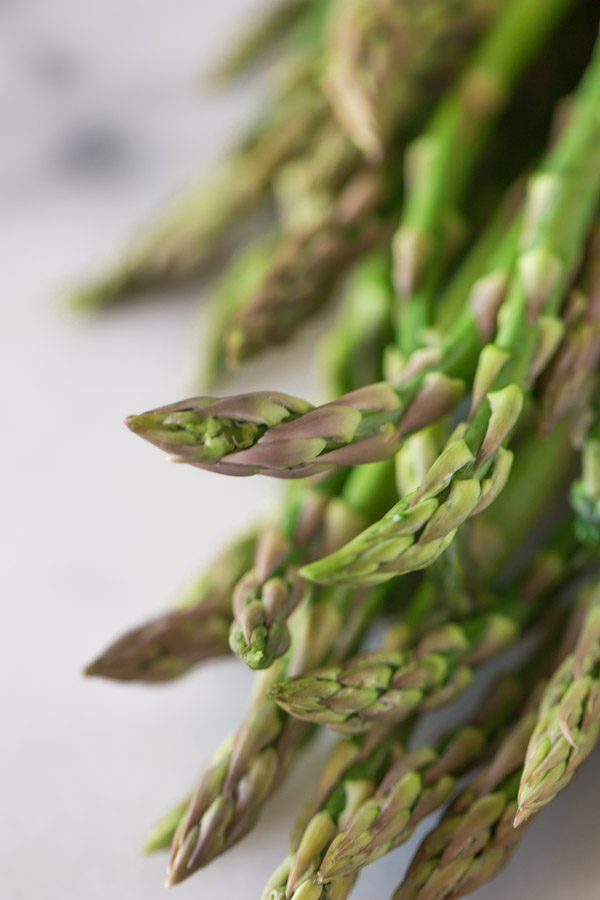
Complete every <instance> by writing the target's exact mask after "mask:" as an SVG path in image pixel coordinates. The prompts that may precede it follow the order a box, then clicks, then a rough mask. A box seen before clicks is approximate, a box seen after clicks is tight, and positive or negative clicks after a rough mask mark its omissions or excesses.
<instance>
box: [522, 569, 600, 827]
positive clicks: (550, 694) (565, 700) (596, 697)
mask: <svg viewBox="0 0 600 900" xmlns="http://www.w3.org/2000/svg"><path fill="white" fill-rule="evenodd" d="M589 593H590V596H589V597H588V598H587V603H588V611H587V614H586V615H585V618H584V621H583V624H582V626H581V630H580V633H579V637H578V640H577V644H576V646H575V649H574V651H573V653H572V654H570V655H569V656H567V658H566V659H565V660H564V662H563V663H562V665H560V666H559V667H558V669H557V670H556V672H555V673H554V675H553V676H552V678H551V679H550V682H549V684H548V686H547V688H546V690H545V691H544V693H543V695H542V698H541V700H540V704H539V710H538V717H537V722H536V725H535V728H534V730H533V734H532V735H531V739H530V741H529V745H528V748H527V756H526V758H525V766H524V769H523V774H522V776H521V783H520V786H519V795H518V810H517V812H516V815H515V825H516V826H518V825H520V824H521V823H522V822H525V821H526V820H527V819H528V818H529V817H530V816H532V815H533V814H534V813H535V812H537V811H538V810H539V809H541V808H542V807H543V806H545V805H546V804H547V803H550V801H551V800H553V799H554V797H555V796H556V795H557V794H558V793H559V791H562V790H563V788H565V787H566V786H567V784H568V783H569V782H570V781H571V779H572V778H573V775H574V774H575V772H576V771H577V769H578V768H579V766H580V765H581V764H582V763H583V762H584V761H585V760H586V758H587V757H588V756H589V754H590V753H591V752H592V750H593V749H594V747H595V745H596V742H597V740H598V736H599V735H600V585H599V583H598V582H596V583H595V584H593V585H591V586H590V587H589Z"/></svg>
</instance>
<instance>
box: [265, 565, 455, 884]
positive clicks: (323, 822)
mask: <svg viewBox="0 0 600 900" xmlns="http://www.w3.org/2000/svg"><path fill="white" fill-rule="evenodd" d="M460 577H461V578H462V577H464V572H463V571H462V570H461V573H460ZM450 582H451V583H452V584H453V585H457V572H456V566H455V565H454V561H452V560H451V559H444V560H440V562H439V563H438V564H437V565H435V566H433V567H432V568H431V569H430V570H429V571H428V572H427V575H426V577H425V579H424V582H423V583H422V584H421V586H420V588H419V590H418V591H417V592H416V594H414V595H413V596H412V597H411V600H410V602H409V605H408V607H407V608H406V609H405V610H404V611H403V613H402V615H401V619H400V623H401V624H403V625H404V629H403V633H402V638H401V640H402V645H403V646H404V647H407V646H410V645H412V644H413V643H414V642H415V641H416V640H417V638H418V637H419V635H420V634H422V633H424V632H425V631H427V630H428V628H430V627H431V625H430V623H431V616H432V615H435V616H437V617H438V618H439V617H442V618H443V616H444V609H445V611H446V617H447V616H448V613H449V610H450V608H451V606H452V601H450V602H448V597H447V589H448V587H449V583H450ZM387 634H388V635H389V638H388V640H389V641H390V643H394V644H396V643H397V642H398V630H397V628H396V626H395V625H394V626H392V627H391V628H388V630H387ZM413 725H414V719H408V720H406V721H404V722H403V723H401V725H400V726H398V727H394V726H391V727H390V726H388V725H382V726H380V727H379V728H374V729H373V730H372V731H371V732H369V733H367V734H362V735H355V736H352V737H350V738H347V739H345V740H343V741H341V742H340V743H338V744H337V745H336V747H335V748H334V750H333V751H332V753H331V755H330V757H329V759H328V761H327V763H326V765H325V767H324V769H323V773H322V775H321V778H320V780H319V784H318V787H317V790H316V793H315V795H314V797H313V798H312V799H311V800H310V801H309V803H308V804H307V806H306V807H305V809H304V810H303V812H302V813H301V815H300V817H299V818H298V819H297V821H296V823H295V825H294V828H293V831H292V835H291V839H290V853H289V855H288V856H287V857H286V858H285V859H284V861H283V862H282V863H281V865H280V866H278V867H277V869H276V870H275V872H274V873H273V875H272V876H271V878H270V879H269V880H268V882H267V886H266V887H265V889H264V891H263V900H267V898H268V900H283V898H284V897H286V898H287V897H290V900H301V898H304V897H305V895H308V896H309V897H311V898H312V897H314V900H325V898H329V900H332V898H333V900H342V898H344V897H346V896H347V895H348V893H349V891H350V889H351V888H352V885H353V883H354V877H350V878H347V879H338V880H336V882H335V884H333V885H323V886H320V887H318V886H317V885H316V884H315V883H314V877H315V874H316V872H317V870H318V869H319V866H320V864H321V862H322V860H323V857H324V855H325V853H326V852H327V849H328V847H329V845H330V843H331V840H332V838H333V837H334V835H335V832H336V830H337V829H338V828H342V827H344V825H345V823H346V822H347V821H348V820H349V819H350V818H351V817H352V815H353V810H354V809H355V808H356V807H357V806H358V805H360V804H361V802H362V801H363V800H364V799H365V798H366V797H368V796H370V795H371V794H372V793H373V791H374V790H375V789H376V787H377V783H378V781H380V780H381V778H382V777H383V774H384V773H385V770H386V768H389V767H390V766H391V765H392V764H393V763H394V761H395V760H396V759H397V758H399V757H401V756H402V754H403V752H404V750H403V748H404V746H405V744H406V741H407V739H408V737H409V734H410V733H411V731H412V728H413Z"/></svg>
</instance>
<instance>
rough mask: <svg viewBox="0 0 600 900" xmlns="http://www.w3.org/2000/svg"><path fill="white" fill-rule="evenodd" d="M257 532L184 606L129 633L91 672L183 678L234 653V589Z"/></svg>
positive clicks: (216, 564) (215, 566)
mask: <svg viewBox="0 0 600 900" xmlns="http://www.w3.org/2000/svg"><path fill="white" fill-rule="evenodd" d="M255 546H256V536H255V535H251V536H249V537H244V538H242V539H241V540H239V541H236V542H234V543H233V544H232V545H231V547H229V548H228V549H227V550H226V551H225V552H224V553H222V554H221V555H220V556H219V557H218V558H217V559H216V560H214V561H213V562H212V564H211V565H210V567H209V569H208V571H207V573H206V574H205V575H203V576H202V577H201V578H199V579H197V580H195V581H194V582H193V583H192V584H191V585H190V586H189V588H188V589H187V590H186V592H185V593H184V594H183V596H182V597H181V598H180V600H179V603H178V606H179V608H178V609H176V610H174V611H172V612H169V613H166V614H165V615H162V616H159V617H158V618H156V619H152V620H151V621H150V622H147V623H145V624H144V625H142V626H140V627H138V628H135V629H133V630H132V631H128V632H127V634H125V635H123V637H121V638H119V639H118V640H117V641H115V643H113V644H111V646H110V647H109V648H108V649H107V650H105V651H104V653H102V654H101V656H99V657H98V659H95V660H94V662H92V663H90V665H89V666H87V668H86V670H85V674H86V675H97V676H100V677H102V678H114V679H116V680H117V681H145V682H160V681H168V680H171V679H173V678H178V677H179V676H180V675H183V674H184V673H185V672H187V671H189V670H190V669H191V668H192V667H193V666H195V665H197V663H199V662H202V661H203V660H206V659H211V658H212V657H215V656H223V655H225V654H227V653H228V651H229V644H228V636H229V628H230V625H231V620H232V611H231V603H232V594H233V589H234V587H235V585H236V583H237V581H238V579H239V578H240V577H241V575H242V574H243V573H244V572H245V571H246V570H247V568H248V566H249V565H250V563H251V560H252V557H253V554H254V549H255Z"/></svg>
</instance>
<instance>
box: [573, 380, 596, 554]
mask: <svg viewBox="0 0 600 900" xmlns="http://www.w3.org/2000/svg"><path fill="white" fill-rule="evenodd" d="M593 409H594V411H593V415H592V422H591V423H590V425H589V428H588V431H587V434H586V436H585V440H584V443H583V448H582V453H581V463H582V472H581V477H580V478H578V479H577V480H576V481H575V482H574V483H573V487H572V489H571V504H572V506H573V509H574V510H575V513H576V524H575V527H576V530H577V536H578V538H579V539H580V540H581V541H583V542H584V543H586V544H590V545H591V546H598V544H599V543H600V394H597V396H596V398H595V400H594V403H593Z"/></svg>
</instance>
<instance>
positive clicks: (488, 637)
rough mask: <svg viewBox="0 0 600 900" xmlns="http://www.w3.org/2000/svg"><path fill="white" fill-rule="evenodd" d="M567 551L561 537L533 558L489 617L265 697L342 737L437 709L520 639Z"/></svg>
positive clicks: (365, 656) (559, 577) (554, 583)
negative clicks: (554, 550) (555, 551)
mask: <svg viewBox="0 0 600 900" xmlns="http://www.w3.org/2000/svg"><path fill="white" fill-rule="evenodd" d="M563 541H564V542H565V543H566V545H567V550H566V551H565V548H564V547H561V544H562V542H563ZM571 546H572V543H571V539H570V535H567V537H566V538H565V537H564V536H563V535H562V534H561V535H560V536H559V543H558V554H557V555H556V556H555V555H554V554H552V555H550V556H548V555H547V554H546V553H542V554H540V556H538V557H537V558H536V559H535V560H534V562H533V564H532V567H531V569H530V570H528V571H527V572H526V574H525V576H524V577H523V578H522V579H521V580H520V581H519V583H518V584H517V586H516V587H514V588H512V589H510V590H509V591H507V592H506V593H505V594H504V595H503V596H502V597H501V598H499V599H497V600H496V601H495V602H494V604H493V605H492V606H491V608H490V609H489V611H486V612H484V613H481V614H479V615H475V616H473V617H472V618H470V619H468V620H466V621H464V622H461V621H456V622H451V623H448V624H446V625H443V626H442V627H440V628H438V629H435V630H433V631H431V632H428V633H426V634H425V635H424V636H423V638H422V639H421V640H420V641H419V642H418V644H417V645H416V647H415V648H414V649H411V650H408V651H402V650H400V651H388V650H375V651H370V652H366V653H361V654H359V655H358V656H356V657H355V658H354V659H352V660H350V661H349V662H348V663H346V664H345V665H344V666H329V667H325V668H322V669H317V670H315V671H313V672H309V673H308V674H300V675H296V676H294V677H292V678H288V679H286V681H284V682H281V683H279V684H275V685H274V686H273V687H272V688H271V691H270V693H271V696H272V697H273V698H274V699H275V701H276V702H277V703H278V704H279V705H280V706H281V707H282V708H283V709H285V710H286V711H287V712H289V713H290V714H291V715H293V716H296V717H297V718H299V719H301V720H303V721H307V722H314V723H317V724H319V725H327V726H328V727H330V728H332V729H334V730H335V731H339V732H341V733H343V734H359V733H361V732H363V731H368V730H369V729H371V728H373V727H374V726H375V725H376V724H378V723H382V722H388V723H389V722H392V723H394V722H399V721H402V720H403V719H404V718H405V717H406V716H408V715H410V714H412V713H415V712H419V711H422V710H429V709H435V708H437V707H439V706H442V705H444V704H446V703H448V702H450V701H451V700H454V699H455V697H457V696H458V695H459V694H461V693H462V692H463V691H464V690H465V689H466V688H467V687H468V686H469V685H470V684H471V682H472V679H473V669H474V667H475V666H477V665H479V664H480V663H482V662H483V661H485V660H487V659H489V658H490V657H492V656H494V655H496V654H497V653H499V652H500V651H501V650H503V649H504V648H506V647H507V646H508V645H509V644H511V643H514V641H515V640H516V639H517V638H518V637H519V636H520V635H521V634H522V633H523V631H524V629H525V628H526V626H527V625H528V624H529V623H530V622H531V621H532V620H533V618H534V617H535V615H536V614H537V613H538V611H539V609H540V607H541V606H542V604H543V603H544V601H545V600H546V598H547V595H548V592H549V591H550V592H552V591H554V590H556V588H557V587H558V586H559V585H560V584H561V583H562V582H563V581H564V578H565V576H566V574H567V572H568V570H569V564H568V562H567V559H568V554H569V548H570V547H571Z"/></svg>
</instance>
